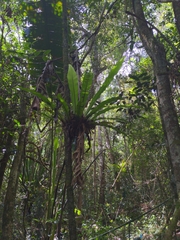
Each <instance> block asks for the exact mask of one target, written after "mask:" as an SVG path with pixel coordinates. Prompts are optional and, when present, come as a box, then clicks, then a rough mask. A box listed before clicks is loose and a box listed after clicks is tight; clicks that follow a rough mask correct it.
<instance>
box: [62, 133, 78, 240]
mask: <svg viewBox="0 0 180 240" xmlns="http://www.w3.org/2000/svg"><path fill="white" fill-rule="evenodd" d="M64 141H65V165H66V190H67V209H68V225H69V239H70V240H76V239H77V236H76V235H77V234H76V221H75V213H74V209H75V207H74V192H73V185H72V177H73V174H72V141H71V139H70V137H69V133H68V131H67V132H65V140H64Z"/></svg>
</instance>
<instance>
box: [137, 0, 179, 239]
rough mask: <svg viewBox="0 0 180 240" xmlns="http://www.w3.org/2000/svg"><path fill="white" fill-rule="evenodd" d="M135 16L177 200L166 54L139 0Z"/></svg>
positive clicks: (173, 124) (175, 123)
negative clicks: (151, 70) (153, 85)
mask: <svg viewBox="0 0 180 240" xmlns="http://www.w3.org/2000/svg"><path fill="white" fill-rule="evenodd" d="M134 14H135V18H136V23H137V29H138V31H139V35H140V37H141V40H142V42H143V44H144V47H145V49H146V51H147V53H148V54H149V56H150V57H151V59H152V62H153V65H154V72H155V75H156V85H157V94H158V103H159V112H160V116H161V121H162V125H163V127H164V132H165V135H166V137H167V145H168V150H169V153H170V160H171V162H172V167H173V172H174V179H175V184H176V187H177V192H178V196H179V200H180V128H179V124H178V118H177V113H176V110H175V106H174V102H173V99H172V94H171V87H170V79H169V73H168V69H167V60H166V53H165V49H164V46H163V45H162V44H161V43H160V42H159V41H158V40H157V39H156V38H155V37H154V35H153V31H152V29H151V28H149V27H148V25H147V22H146V19H145V16H144V12H143V8H142V2H141V0H136V1H134ZM179 215H180V208H179V203H178V204H177V208H176V210H175V214H174V218H173V221H175V219H176V220H177V216H179ZM173 221H171V223H170V225H169V229H168V232H167V234H166V236H165V237H164V239H166V240H169V239H171V237H172V233H173V231H174V230H175V229H174V226H175V224H174V222H173Z"/></svg>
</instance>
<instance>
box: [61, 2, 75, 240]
mask: <svg viewBox="0 0 180 240" xmlns="http://www.w3.org/2000/svg"><path fill="white" fill-rule="evenodd" d="M62 3H63V76H64V77H63V80H64V81H63V82H64V96H65V100H66V102H67V103H69V104H70V94H69V88H68V81H67V72H68V63H69V60H68V48H69V46H68V44H69V41H68V40H69V32H68V18H67V1H66V0H63V1H62ZM64 146H65V166H66V177H65V178H66V179H65V181H66V191H67V212H68V225H69V239H70V240H76V239H77V233H76V221H75V213H74V209H75V206H74V191H73V185H72V178H73V174H72V172H73V170H72V139H71V138H70V134H69V130H67V129H64Z"/></svg>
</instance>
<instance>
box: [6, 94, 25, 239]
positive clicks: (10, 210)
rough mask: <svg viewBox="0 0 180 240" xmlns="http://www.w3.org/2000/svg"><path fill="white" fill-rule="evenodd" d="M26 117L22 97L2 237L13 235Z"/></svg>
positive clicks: (7, 237)
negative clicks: (19, 126)
mask: <svg viewBox="0 0 180 240" xmlns="http://www.w3.org/2000/svg"><path fill="white" fill-rule="evenodd" d="M25 119H26V106H25V100H24V98H23V97H22V98H21V104H20V118H19V122H20V123H21V132H20V134H19V140H18V149H17V152H16V155H15V157H14V161H13V164H12V167H11V171H10V176H9V181H8V186H7V191H6V196H5V200H4V209H3V217H2V239H8V240H12V239H14V237H13V216H14V205H15V198H16V191H17V187H18V179H19V175H20V170H21V165H22V159H23V154H24V148H25V141H26V138H27V134H28V129H27V128H26V126H25Z"/></svg>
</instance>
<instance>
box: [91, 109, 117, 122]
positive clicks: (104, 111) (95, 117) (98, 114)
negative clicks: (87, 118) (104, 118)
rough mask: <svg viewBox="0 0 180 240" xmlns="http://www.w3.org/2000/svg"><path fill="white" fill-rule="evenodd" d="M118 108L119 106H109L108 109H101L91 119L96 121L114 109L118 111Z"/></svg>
mask: <svg viewBox="0 0 180 240" xmlns="http://www.w3.org/2000/svg"><path fill="white" fill-rule="evenodd" d="M117 108H118V106H107V107H105V108H103V109H101V110H100V111H98V112H96V113H95V114H94V116H92V117H91V119H92V120H94V121H96V119H97V117H98V116H100V115H101V114H104V113H106V112H108V111H110V110H112V109H117Z"/></svg>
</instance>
